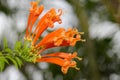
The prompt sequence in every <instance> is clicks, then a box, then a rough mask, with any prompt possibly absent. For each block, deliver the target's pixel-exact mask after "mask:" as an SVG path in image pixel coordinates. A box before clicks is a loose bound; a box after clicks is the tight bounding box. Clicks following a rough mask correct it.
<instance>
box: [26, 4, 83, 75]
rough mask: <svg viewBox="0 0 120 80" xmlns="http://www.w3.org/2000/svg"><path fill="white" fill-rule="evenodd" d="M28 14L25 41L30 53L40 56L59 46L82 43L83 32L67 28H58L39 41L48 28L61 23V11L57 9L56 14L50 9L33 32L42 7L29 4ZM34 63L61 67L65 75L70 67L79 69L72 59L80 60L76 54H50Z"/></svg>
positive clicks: (42, 56)
mask: <svg viewBox="0 0 120 80" xmlns="http://www.w3.org/2000/svg"><path fill="white" fill-rule="evenodd" d="M31 6H32V7H31V8H30V14H29V16H28V23H27V28H26V35H25V40H28V41H30V42H31V49H32V50H31V52H32V53H33V54H35V53H36V54H37V55H40V54H41V53H42V52H43V51H45V50H46V49H48V48H53V47H60V46H75V44H76V42H77V41H84V40H83V39H81V35H82V34H83V32H78V30H77V29H76V28H73V29H72V28H69V29H68V30H65V29H64V28H59V29H57V30H55V31H53V32H51V33H49V34H48V35H46V36H45V37H44V38H43V39H42V40H41V41H39V40H38V39H39V38H40V36H41V34H42V33H43V32H44V31H45V30H46V29H47V28H48V27H50V28H53V27H54V23H55V22H58V23H59V24H61V23H62V21H61V19H60V16H61V15H62V10H61V9H59V10H58V13H57V12H56V11H55V9H54V8H52V9H50V10H49V11H48V12H47V13H46V14H45V15H44V16H43V17H42V18H41V19H40V20H39V21H38V23H37V25H36V27H35V29H34V31H33V26H34V24H35V21H36V20H37V19H38V17H39V16H40V14H41V13H42V11H43V9H44V6H40V7H38V3H37V2H31ZM40 56H41V57H39V58H37V59H36V60H35V62H50V63H54V64H57V65H59V66H61V71H62V72H63V73H64V74H66V73H67V71H68V69H69V68H70V67H72V68H75V69H77V70H78V69H79V68H77V67H76V62H75V61H74V58H77V59H79V60H81V58H78V57H77V53H76V52H74V53H73V54H69V53H65V52H56V53H51V54H45V55H40Z"/></svg>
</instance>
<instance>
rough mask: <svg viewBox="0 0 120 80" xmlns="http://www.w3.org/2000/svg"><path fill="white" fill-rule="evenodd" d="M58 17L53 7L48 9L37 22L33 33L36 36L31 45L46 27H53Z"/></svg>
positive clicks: (58, 19)
mask: <svg viewBox="0 0 120 80" xmlns="http://www.w3.org/2000/svg"><path fill="white" fill-rule="evenodd" d="M59 21H60V17H59V15H57V14H56V12H55V9H54V8H53V9H51V10H50V11H48V12H47V13H46V14H45V15H44V16H43V17H42V18H41V19H40V21H39V22H38V24H37V26H36V29H35V31H34V33H35V34H36V36H35V37H34V39H33V42H32V45H35V43H36V41H37V40H38V38H39V37H40V35H41V34H42V33H43V31H44V30H46V29H47V28H48V27H53V26H54V23H55V22H59Z"/></svg>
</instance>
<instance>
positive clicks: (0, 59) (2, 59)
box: [0, 56, 9, 71]
mask: <svg viewBox="0 0 120 80" xmlns="http://www.w3.org/2000/svg"><path fill="white" fill-rule="evenodd" d="M5 63H7V64H9V62H8V61H7V59H6V58H5V57H3V56H2V57H0V71H3V69H4V67H5Z"/></svg>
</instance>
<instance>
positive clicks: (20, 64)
mask: <svg viewBox="0 0 120 80" xmlns="http://www.w3.org/2000/svg"><path fill="white" fill-rule="evenodd" d="M15 59H16V62H17V63H18V66H19V67H21V66H22V64H23V62H22V60H21V59H20V58H19V57H15Z"/></svg>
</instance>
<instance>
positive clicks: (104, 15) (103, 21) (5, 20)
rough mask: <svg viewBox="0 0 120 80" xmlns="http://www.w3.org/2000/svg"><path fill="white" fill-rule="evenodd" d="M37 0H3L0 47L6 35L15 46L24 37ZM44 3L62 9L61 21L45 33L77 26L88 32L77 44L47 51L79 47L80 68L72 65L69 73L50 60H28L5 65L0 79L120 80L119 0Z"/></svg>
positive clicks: (50, 0)
mask: <svg viewBox="0 0 120 80" xmlns="http://www.w3.org/2000/svg"><path fill="white" fill-rule="evenodd" d="M31 1H34V0H0V50H2V46H3V38H6V39H7V41H8V43H9V47H10V48H13V47H14V44H15V42H16V41H18V40H23V38H24V33H25V28H26V24H27V17H28V14H29V8H30V4H29V3H30V2H31ZM41 4H43V5H44V7H45V10H44V12H43V13H42V15H44V14H45V12H46V11H48V10H49V9H50V8H52V7H54V8H56V10H58V9H59V8H61V9H63V15H62V16H61V18H62V22H63V23H62V24H57V23H55V27H54V28H53V29H48V30H47V31H45V32H44V33H43V35H42V37H44V35H46V34H48V33H49V31H52V30H55V29H57V28H59V27H64V28H66V29H67V28H69V27H76V28H77V29H78V30H79V31H82V32H85V34H84V35H83V36H82V38H84V39H86V42H78V43H77V45H76V46H75V47H62V48H55V49H50V50H47V51H46V53H47V52H55V51H64V52H74V51H77V52H78V54H79V56H80V57H82V58H83V60H82V61H77V63H78V65H77V66H78V67H80V70H79V71H77V70H75V69H69V71H68V73H67V74H66V75H64V74H62V72H61V70H60V67H59V66H57V65H54V64H49V63H44V62H43V63H36V64H32V63H25V64H24V65H23V66H22V67H21V68H20V69H16V68H15V67H14V66H13V65H6V66H5V69H4V71H3V72H0V80H120V29H119V28H120V0H40V4H39V5H41Z"/></svg>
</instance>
